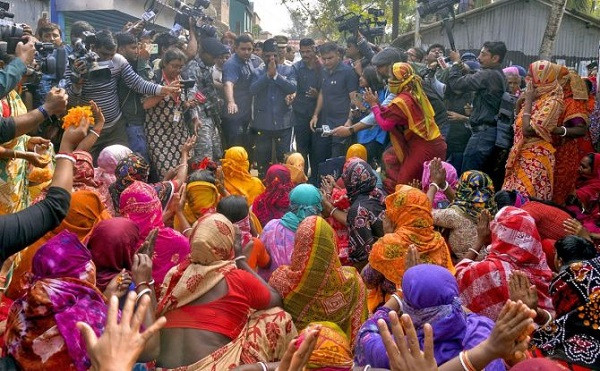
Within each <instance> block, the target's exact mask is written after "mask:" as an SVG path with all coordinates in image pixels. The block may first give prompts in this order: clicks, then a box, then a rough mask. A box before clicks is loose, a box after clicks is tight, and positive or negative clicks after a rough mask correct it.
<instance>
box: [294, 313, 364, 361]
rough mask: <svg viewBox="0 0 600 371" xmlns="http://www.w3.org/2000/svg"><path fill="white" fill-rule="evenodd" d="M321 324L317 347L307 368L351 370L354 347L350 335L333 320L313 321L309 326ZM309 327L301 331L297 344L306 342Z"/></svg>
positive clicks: (298, 345)
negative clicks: (351, 346) (349, 339)
mask: <svg viewBox="0 0 600 371" xmlns="http://www.w3.org/2000/svg"><path fill="white" fill-rule="evenodd" d="M316 325H320V326H321V331H320V332H319V337H318V338H317V343H316V344H315V349H314V350H313V352H312V353H311V354H310V358H309V359H308V363H307V364H306V369H308V370H319V371H350V370H352V365H353V362H352V349H351V348H350V342H349V341H348V336H347V335H346V334H345V333H344V331H342V329H341V328H340V327H339V326H338V325H336V324H335V323H333V322H328V321H323V322H311V323H310V324H309V325H308V326H309V327H312V326H316ZM309 327H307V328H306V329H304V331H302V332H301V333H300V335H299V336H298V340H297V341H296V346H297V347H300V345H302V343H303V342H304V339H305V336H306V331H307V330H308V328H309Z"/></svg>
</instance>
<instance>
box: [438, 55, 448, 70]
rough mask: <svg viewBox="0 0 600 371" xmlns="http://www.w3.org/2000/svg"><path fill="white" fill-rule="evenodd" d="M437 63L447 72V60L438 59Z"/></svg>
mask: <svg viewBox="0 0 600 371" xmlns="http://www.w3.org/2000/svg"><path fill="white" fill-rule="evenodd" d="M437 62H438V66H440V68H441V69H443V70H445V69H446V68H448V63H446V58H444V57H443V56H442V57H438V58H437Z"/></svg>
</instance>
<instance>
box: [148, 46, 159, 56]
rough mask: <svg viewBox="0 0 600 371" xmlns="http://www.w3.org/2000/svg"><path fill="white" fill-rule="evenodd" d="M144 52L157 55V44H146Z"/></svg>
mask: <svg viewBox="0 0 600 371" xmlns="http://www.w3.org/2000/svg"><path fill="white" fill-rule="evenodd" d="M146 50H147V51H148V53H149V54H158V44H146Z"/></svg>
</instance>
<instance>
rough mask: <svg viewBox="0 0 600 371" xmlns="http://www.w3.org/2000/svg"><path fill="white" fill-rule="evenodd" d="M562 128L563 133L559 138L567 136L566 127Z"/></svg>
mask: <svg viewBox="0 0 600 371" xmlns="http://www.w3.org/2000/svg"><path fill="white" fill-rule="evenodd" d="M562 128H563V130H564V131H563V133H562V134H561V135H560V136H561V137H566V136H567V127H566V126H563V127H562Z"/></svg>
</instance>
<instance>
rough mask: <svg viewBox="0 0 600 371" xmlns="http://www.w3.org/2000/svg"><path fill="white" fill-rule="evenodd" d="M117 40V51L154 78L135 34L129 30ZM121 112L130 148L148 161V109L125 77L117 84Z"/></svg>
mask: <svg viewBox="0 0 600 371" xmlns="http://www.w3.org/2000/svg"><path fill="white" fill-rule="evenodd" d="M115 40H116V41H117V53H119V54H121V55H122V56H123V57H125V59H127V62H128V63H129V65H130V66H131V68H133V70H134V71H135V72H136V73H137V74H138V75H139V76H140V77H141V78H143V79H144V80H146V81H151V80H152V68H151V67H150V64H149V63H148V60H145V59H142V58H140V56H139V47H138V42H137V39H136V38H135V36H133V35H132V34H131V33H128V32H120V33H117V34H115ZM117 92H118V94H119V102H120V104H121V112H122V114H123V118H124V119H125V122H126V128H125V130H126V131H127V141H128V142H129V149H131V150H132V151H133V152H137V153H139V154H140V155H142V156H143V157H144V158H145V159H146V161H150V158H149V157H148V148H147V147H146V134H145V133H144V122H145V121H146V111H145V110H144V107H143V105H142V95H141V94H140V93H138V92H136V91H135V90H132V89H130V88H129V86H127V84H126V83H125V81H124V80H123V79H119V82H118V85H117Z"/></svg>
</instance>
